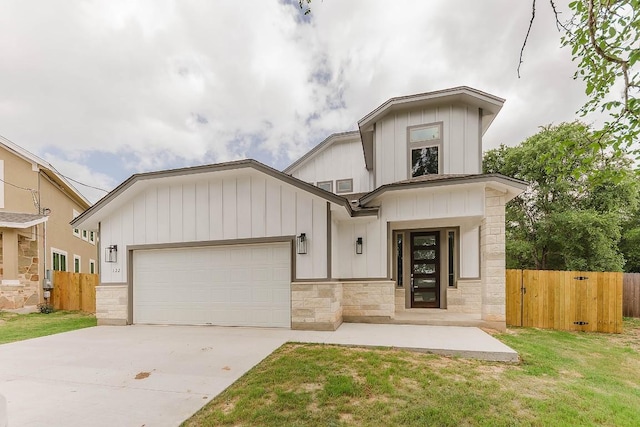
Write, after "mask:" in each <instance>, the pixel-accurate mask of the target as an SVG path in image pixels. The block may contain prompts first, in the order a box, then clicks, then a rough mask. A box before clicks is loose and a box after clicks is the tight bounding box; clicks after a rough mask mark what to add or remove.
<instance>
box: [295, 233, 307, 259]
mask: <svg viewBox="0 0 640 427" xmlns="http://www.w3.org/2000/svg"><path fill="white" fill-rule="evenodd" d="M296 240H297V248H298V253H299V254H306V253H307V235H306V234H305V233H300V235H299V236H298V237H296Z"/></svg>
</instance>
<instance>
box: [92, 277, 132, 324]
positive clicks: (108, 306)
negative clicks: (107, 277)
mask: <svg viewBox="0 0 640 427" xmlns="http://www.w3.org/2000/svg"><path fill="white" fill-rule="evenodd" d="M127 303H128V291H127V285H100V286H96V319H98V325H119V326H120V325H126V324H127V313H128V307H127Z"/></svg>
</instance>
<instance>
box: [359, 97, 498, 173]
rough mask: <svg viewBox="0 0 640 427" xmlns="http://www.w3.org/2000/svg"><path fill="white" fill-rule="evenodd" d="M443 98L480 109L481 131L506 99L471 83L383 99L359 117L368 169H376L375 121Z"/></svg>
mask: <svg viewBox="0 0 640 427" xmlns="http://www.w3.org/2000/svg"><path fill="white" fill-rule="evenodd" d="M443 102H447V103H450V102H460V103H464V104H467V105H473V106H475V107H478V108H479V109H481V111H482V134H484V133H485V132H486V130H487V129H488V128H489V125H490V124H491V123H492V122H493V119H494V118H495V117H496V115H497V114H498V112H499V111H500V109H501V108H502V105H503V104H504V102H505V100H504V99H503V98H499V97H497V96H495V95H491V94H489V93H486V92H482V91H480V90H478V89H474V88H471V87H468V86H458V87H454V88H450V89H442V90H436V91H433V92H425V93H418V94H415V95H407V96H398V97H395V98H391V99H389V100H387V101H386V102H383V103H382V104H381V105H380V106H379V107H378V108H376V109H375V110H373V111H371V112H370V113H369V114H367V115H366V116H364V117H363V118H362V119H360V120H359V121H358V129H359V130H360V138H361V139H362V148H363V150H364V162H365V164H366V167H367V170H372V169H373V125H374V124H375V123H376V122H377V121H378V120H380V118H382V117H383V116H384V115H386V114H388V113H390V112H392V111H395V110H400V109H405V108H418V107H426V106H430V105H435V104H440V103H443Z"/></svg>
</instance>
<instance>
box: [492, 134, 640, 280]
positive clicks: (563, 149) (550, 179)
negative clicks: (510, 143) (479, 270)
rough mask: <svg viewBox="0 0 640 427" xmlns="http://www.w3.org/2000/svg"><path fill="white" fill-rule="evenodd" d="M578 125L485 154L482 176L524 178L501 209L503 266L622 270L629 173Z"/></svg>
mask: <svg viewBox="0 0 640 427" xmlns="http://www.w3.org/2000/svg"><path fill="white" fill-rule="evenodd" d="M594 138H596V136H594V134H593V132H592V131H591V129H590V128H589V127H588V126H586V125H584V124H582V123H580V122H574V123H562V124H560V125H558V126H549V127H546V128H543V129H542V130H541V131H540V132H539V133H538V134H536V135H534V136H532V137H530V138H529V139H527V140H526V141H525V142H523V143H522V144H520V145H518V146H517V147H505V146H501V147H499V148H497V149H495V150H491V151H489V152H487V153H486V154H485V157H484V171H485V172H486V173H501V174H503V175H507V176H512V177H514V178H518V179H522V180H525V181H528V182H529V183H530V186H529V189H528V190H527V191H526V192H525V193H524V194H523V195H521V196H519V197H518V198H516V199H514V200H513V201H511V202H510V203H509V204H508V205H507V207H506V233H507V235H506V249H507V268H531V269H543V270H592V271H621V270H622V269H623V267H624V265H625V259H624V256H623V254H622V252H621V251H620V248H619V243H620V240H621V235H622V234H621V233H622V227H623V224H624V223H625V222H626V221H628V219H629V218H631V217H632V213H633V212H634V210H635V207H636V206H637V203H638V190H639V186H638V184H637V176H636V173H635V172H634V171H633V170H632V168H631V162H630V161H629V159H628V158H626V157H625V156H624V153H623V152H622V151H619V150H615V151H612V150H609V151H606V150H601V149H599V148H596V147H599V146H598V145H595V146H594V144H593V140H594Z"/></svg>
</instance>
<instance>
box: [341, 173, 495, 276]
mask: <svg viewBox="0 0 640 427" xmlns="http://www.w3.org/2000/svg"><path fill="white" fill-rule="evenodd" d="M377 203H379V204H380V218H379V219H375V218H372V219H370V220H367V219H365V218H362V219H359V220H357V221H340V222H339V223H337V224H336V228H337V233H336V234H334V237H333V240H334V242H333V245H334V251H336V252H337V253H338V255H337V257H336V260H337V263H334V264H333V269H334V275H336V277H342V278H360V277H387V274H388V272H387V268H388V264H389V263H388V259H389V258H388V256H389V255H388V243H387V242H388V240H387V239H388V236H387V223H391V224H392V231H393V230H394V229H397V230H400V229H419V228H447V227H459V230H460V232H459V242H460V243H459V244H460V259H461V265H460V277H461V278H477V277H479V275H480V255H479V254H480V245H479V243H480V241H479V227H480V222H481V220H482V217H483V216H484V188H483V186H482V184H479V185H476V186H470V185H468V184H467V185H460V186H453V185H451V186H445V187H441V188H433V189H429V190H425V189H421V190H403V191H392V192H389V193H386V194H384V195H383V196H382V197H380V199H379V201H378V202H376V204H377ZM357 237H362V238H363V243H364V250H363V254H361V255H357V254H356V253H355V240H356V238H357Z"/></svg>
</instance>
